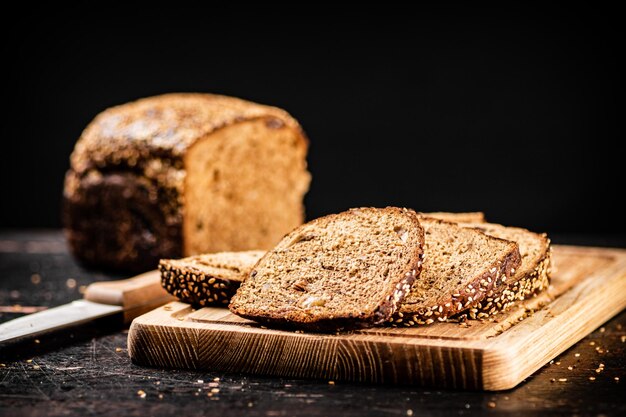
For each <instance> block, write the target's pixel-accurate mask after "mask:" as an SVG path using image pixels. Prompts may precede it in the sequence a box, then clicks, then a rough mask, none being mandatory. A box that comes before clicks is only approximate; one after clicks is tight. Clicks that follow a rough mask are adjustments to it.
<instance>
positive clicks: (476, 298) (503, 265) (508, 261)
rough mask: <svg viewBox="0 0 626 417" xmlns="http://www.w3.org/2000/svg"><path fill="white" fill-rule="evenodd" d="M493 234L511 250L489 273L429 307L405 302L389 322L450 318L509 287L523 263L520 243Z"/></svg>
mask: <svg viewBox="0 0 626 417" xmlns="http://www.w3.org/2000/svg"><path fill="white" fill-rule="evenodd" d="M422 218H425V219H428V220H429V221H435V222H437V223H440V224H446V223H447V224H451V223H450V222H446V221H444V220H439V219H434V218H426V217H424V216H422ZM481 233H482V232H481ZM490 237H491V238H492V239H497V240H500V241H502V242H506V243H507V246H508V250H507V251H506V252H505V253H504V254H503V255H502V256H501V257H500V258H499V259H494V260H493V262H492V263H491V264H490V265H489V267H488V268H487V272H485V273H483V274H481V275H479V276H476V277H474V279H473V280H472V281H471V282H470V284H468V285H466V286H464V287H463V288H458V289H457V290H456V292H452V293H450V294H446V295H445V296H443V297H442V298H440V299H439V300H438V302H437V303H436V304H435V305H432V306H430V307H429V308H417V307H413V306H412V305H411V304H406V303H403V304H402V305H401V306H400V309H399V311H398V312H397V313H396V314H395V315H394V317H393V318H391V319H390V320H389V321H390V322H392V323H398V324H399V323H404V324H405V325H408V326H412V325H416V324H430V323H433V322H435V321H446V320H447V319H448V317H451V316H453V315H456V314H458V313H461V312H463V311H465V310H467V309H469V308H470V306H472V305H473V304H475V303H476V302H480V301H481V300H483V299H484V298H485V297H486V296H487V294H488V293H489V292H490V291H492V290H494V288H498V287H499V286H506V285H507V283H506V282H507V280H509V279H510V277H511V276H512V275H513V273H514V272H512V270H514V269H516V268H518V267H519V266H520V265H521V262H522V259H521V255H520V252H519V249H518V245H517V243H515V242H511V241H508V240H505V239H499V238H496V237H493V236H490ZM426 256H428V254H426Z"/></svg>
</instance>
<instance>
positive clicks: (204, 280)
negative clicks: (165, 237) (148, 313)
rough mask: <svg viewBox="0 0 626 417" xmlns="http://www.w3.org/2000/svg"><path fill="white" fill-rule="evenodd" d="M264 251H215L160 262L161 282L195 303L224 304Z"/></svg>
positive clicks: (179, 296)
mask: <svg viewBox="0 0 626 417" xmlns="http://www.w3.org/2000/svg"><path fill="white" fill-rule="evenodd" d="M264 254H265V251H259V250H256V251H243V252H218V253H211V254H206V255H196V256H190V257H188V258H183V259H162V260H161V261H160V262H159V271H160V272H161V284H162V285H163V288H165V289H166V290H167V291H168V292H169V293H170V294H172V295H174V296H175V297H178V298H179V299H180V300H181V301H183V302H185V303H189V304H192V305H196V306H209V305H226V304H228V303H229V302H230V299H231V297H232V296H233V295H234V294H235V292H236V291H237V289H238V288H239V285H241V282H242V281H243V280H244V279H245V278H246V277H247V276H248V274H249V273H250V271H251V270H252V267H254V264H255V263H256V262H257V261H258V260H259V259H260V258H261V256H263V255H264Z"/></svg>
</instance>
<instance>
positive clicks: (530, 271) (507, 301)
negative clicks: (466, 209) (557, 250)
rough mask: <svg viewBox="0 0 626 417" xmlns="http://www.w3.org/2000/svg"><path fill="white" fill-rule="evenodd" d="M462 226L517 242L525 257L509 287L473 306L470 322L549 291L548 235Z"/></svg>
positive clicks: (497, 227)
mask: <svg viewBox="0 0 626 417" xmlns="http://www.w3.org/2000/svg"><path fill="white" fill-rule="evenodd" d="M461 226H463V227H470V228H475V229H478V230H480V231H482V232H484V233H486V234H488V235H490V236H495V237H498V238H501V239H507V240H511V241H514V242H517V244H518V245H519V250H520V254H521V256H522V263H521V265H520V266H519V268H517V269H516V270H515V272H514V274H513V276H512V277H511V279H510V280H509V283H508V284H507V285H505V286H501V287H498V288H494V289H492V290H491V291H489V293H488V294H487V295H486V297H485V298H484V300H482V301H479V302H477V303H475V304H474V305H472V306H471V307H470V308H469V309H468V311H467V315H468V316H469V317H470V318H472V319H476V318H478V319H481V318H486V317H488V316H490V315H493V314H496V313H498V312H500V311H504V310H506V309H507V308H508V307H510V306H511V305H512V304H513V303H514V302H515V301H522V300H524V299H526V298H529V297H532V296H533V295H535V294H538V293H539V292H541V291H543V290H544V289H546V288H548V286H549V285H550V263H551V258H552V257H551V253H552V252H551V249H550V239H548V236H547V235H546V234H539V233H533V232H531V231H529V230H526V229H522V228H519V227H506V226H502V225H499V224H493V223H461Z"/></svg>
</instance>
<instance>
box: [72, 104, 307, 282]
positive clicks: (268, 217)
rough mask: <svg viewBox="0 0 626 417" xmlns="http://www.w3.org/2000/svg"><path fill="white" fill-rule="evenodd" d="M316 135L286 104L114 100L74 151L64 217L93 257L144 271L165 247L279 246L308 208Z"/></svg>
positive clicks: (81, 254) (170, 253)
mask: <svg viewBox="0 0 626 417" xmlns="http://www.w3.org/2000/svg"><path fill="white" fill-rule="evenodd" d="M306 154H307V139H306V137H305V135H304V133H303V131H302V129H301V128H300V125H299V124H298V123H297V122H296V121H295V120H294V119H293V118H292V117H291V116H290V115H289V114H287V113H286V112H284V111H283V110H280V109H277V108H274V107H269V106H264V105H259V104H255V103H251V102H247V101H243V100H240V99H236V98H232V97H224V96H217V95H209V94H168V95H163V96H157V97H151V98H146V99H142V100H138V101H135V102H132V103H128V104H124V105H121V106H117V107H113V108H111V109H108V110H106V111H104V112H103V113H101V114H100V115H98V116H97V117H96V118H95V119H94V121H93V122H92V123H91V124H89V126H87V128H86V129H85V131H84V132H83V134H82V136H81V137H80V139H79V141H78V143H77V144H76V147H75V149H74V152H73V153H72V156H71V167H70V170H69V171H68V172H67V174H66V179H65V188H64V210H63V212H64V215H63V218H64V226H65V232H66V236H67V239H68V242H69V245H70V247H71V250H72V252H73V253H74V254H75V255H76V257H77V258H78V259H80V260H82V261H83V262H84V263H87V264H91V265H96V266H101V267H109V268H121V269H128V270H133V271H142V270H147V269H153V268H156V266H157V264H158V261H159V259H161V258H178V257H181V256H188V255H193V254H198V253H208V252H219V251H240V250H250V249H270V248H271V247H272V246H274V245H275V244H276V243H277V242H278V241H279V240H280V239H281V238H282V237H283V236H284V235H285V233H288V232H289V231H290V230H292V229H293V228H294V227H296V226H298V225H299V224H301V223H302V221H303V219H304V209H303V204H302V200H303V196H304V194H305V193H306V191H307V190H308V186H309V181H310V175H309V173H308V171H307V167H306Z"/></svg>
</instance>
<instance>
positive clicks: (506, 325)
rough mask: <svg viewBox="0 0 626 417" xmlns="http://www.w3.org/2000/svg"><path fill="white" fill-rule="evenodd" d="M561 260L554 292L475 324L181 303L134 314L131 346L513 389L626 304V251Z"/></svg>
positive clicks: (151, 361)
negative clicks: (319, 318) (327, 322)
mask: <svg viewBox="0 0 626 417" xmlns="http://www.w3.org/2000/svg"><path fill="white" fill-rule="evenodd" d="M554 264H555V267H556V271H555V272H554V274H553V282H552V286H551V288H550V290H549V291H548V293H546V294H543V295H541V296H540V297H537V298H534V299H532V300H527V301H525V302H523V303H520V305H517V306H515V307H513V308H511V309H510V310H509V311H507V312H505V313H501V314H500V315H499V316H496V321H494V322H490V321H485V322H480V321H470V322H469V323H470V327H463V326H462V325H460V324H458V323H435V324H433V325H430V326H423V327H414V328H406V327H403V328H393V327H379V328H373V329H366V330H359V331H355V332H351V333H342V334H338V335H327V334H318V333H300V332H295V331H285V330H273V329H267V328H264V327H262V326H260V325H258V324H256V323H254V322H252V321H249V320H245V319H242V318H240V317H237V316H234V315H232V314H230V313H229V312H228V310H227V309H224V308H202V309H200V310H194V309H193V308H191V307H190V306H189V305H188V304H184V303H180V302H172V303H170V304H167V305H166V306H164V307H160V308H158V309H156V310H154V311H152V312H150V313H148V314H145V315H143V316H140V317H138V318H136V319H135V320H134V321H133V323H132V325H131V328H130V332H129V334H128V350H129V353H130V356H131V358H132V360H133V361H134V362H135V363H137V364H140V365H148V366H156V367H171V368H188V369H208V370H214V371H222V372H241V373H247V374H262V375H271V376H278V377H296V378H322V379H328V380H350V381H361V382H374V383H396V384H397V383H400V384H418V385H422V386H432V387H444V388H462V389H484V390H504V389H509V388H512V387H514V386H516V385H517V384H519V383H520V382H521V381H522V380H523V379H524V378H526V377H527V376H529V375H530V374H532V373H533V372H535V371H536V370H537V369H539V368H540V367H541V366H542V365H544V364H545V363H546V362H548V361H549V360H550V359H552V358H554V357H555V356H557V355H559V354H560V353H561V352H563V351H565V350H566V349H567V348H569V347H570V346H572V345H573V344H574V343H576V342H577V341H578V340H580V339H582V338H583V337H584V336H585V335H587V334H588V333H589V332H591V331H592V330H594V329H595V328H597V327H598V326H600V325H601V324H602V323H604V322H605V321H607V320H608V319H610V318H611V317H613V316H614V315H616V314H617V313H619V312H620V311H621V310H622V309H624V307H626V250H622V249H600V248H585V247H573V246H556V247H555V248H554ZM542 305H543V307H541V306H542ZM529 310H536V311H535V312H534V313H532V314H528V311H529Z"/></svg>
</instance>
